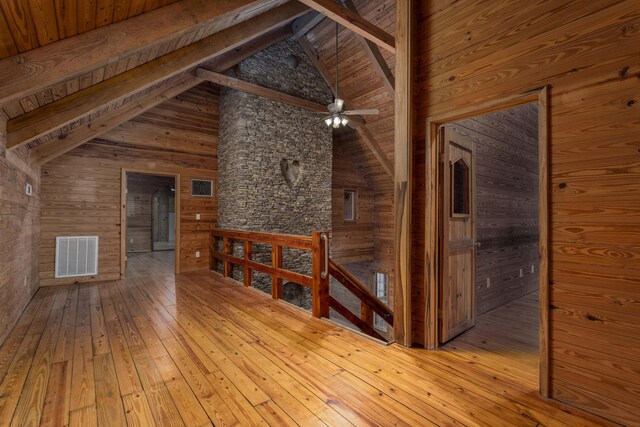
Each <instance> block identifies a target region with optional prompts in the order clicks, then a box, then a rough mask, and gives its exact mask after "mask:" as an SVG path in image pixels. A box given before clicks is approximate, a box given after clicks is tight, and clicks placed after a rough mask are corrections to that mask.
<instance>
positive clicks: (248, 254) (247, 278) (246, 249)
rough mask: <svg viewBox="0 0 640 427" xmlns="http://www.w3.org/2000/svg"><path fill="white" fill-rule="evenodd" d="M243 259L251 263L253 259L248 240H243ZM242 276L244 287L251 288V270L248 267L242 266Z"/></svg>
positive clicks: (250, 244)
mask: <svg viewBox="0 0 640 427" xmlns="http://www.w3.org/2000/svg"><path fill="white" fill-rule="evenodd" d="M244 259H245V260H247V261H251V260H252V259H253V243H252V242H251V241H249V240H245V242H244ZM243 276H244V285H245V286H248V287H251V285H252V276H253V270H252V269H251V268H250V267H249V266H248V265H245V266H244V274H243Z"/></svg>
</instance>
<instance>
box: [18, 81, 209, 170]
mask: <svg viewBox="0 0 640 427" xmlns="http://www.w3.org/2000/svg"><path fill="white" fill-rule="evenodd" d="M201 81H202V80H200V79H198V78H196V77H194V76H193V75H190V74H188V75H186V76H184V77H182V78H180V79H179V80H178V81H177V83H176V84H174V85H172V86H170V87H168V88H167V87H161V88H158V89H156V90H154V91H152V92H150V93H149V94H148V95H146V96H144V97H142V98H141V99H139V100H136V101H132V102H128V103H127V104H125V105H123V106H122V107H120V108H117V109H115V110H113V112H112V113H108V114H105V115H102V116H100V117H98V118H96V119H94V120H91V121H89V122H87V123H85V124H83V125H82V126H79V127H77V128H75V129H73V131H71V132H69V133H68V134H66V135H64V136H63V137H62V138H55V139H52V140H50V141H47V142H45V143H43V144H41V145H38V146H37V147H35V148H33V149H31V150H30V155H29V162H30V163H31V164H32V165H34V166H36V165H41V164H43V163H47V162H49V161H51V160H53V159H55V158H57V157H59V156H61V155H63V154H64V153H66V152H69V151H71V150H73V149H74V148H76V147H79V146H80V145H82V144H84V143H86V142H89V141H91V140H92V139H94V138H96V137H98V136H100V135H102V134H104V133H105V132H107V131H109V130H111V129H113V128H115V127H117V126H118V125H120V124H122V123H124V122H126V121H127V120H131V119H132V118H134V117H136V116H137V115H139V114H142V113H144V112H145V111H147V110H149V109H151V108H153V107H155V106H156V105H158V104H160V103H162V102H164V101H166V100H168V99H171V98H173V97H174V96H177V95H180V94H181V93H182V92H184V91H187V90H189V89H191V88H192V87H194V86H196V85H197V84H199V83H200V82H201Z"/></svg>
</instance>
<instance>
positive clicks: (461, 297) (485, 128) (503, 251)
mask: <svg viewBox="0 0 640 427" xmlns="http://www.w3.org/2000/svg"><path fill="white" fill-rule="evenodd" d="M538 127H539V118H538V106H537V105H536V104H525V105H521V106H518V107H512V108H509V109H505V110H500V111H495V112H491V113H487V114H483V115H480V116H473V117H469V118H465V119H462V120H456V121H454V122H451V123H447V124H445V125H444V126H443V127H442V128H441V131H440V132H441V144H442V145H441V147H440V150H441V153H442V158H443V160H444V161H443V162H441V163H440V167H441V172H440V174H441V177H442V180H441V183H440V185H441V190H442V191H441V194H442V196H441V197H442V198H441V200H440V203H441V209H442V216H441V218H442V220H441V225H440V226H441V236H440V245H441V250H440V253H441V254H442V264H441V269H442V270H441V276H442V277H443V280H442V282H441V288H440V289H439V291H440V297H439V299H440V308H439V310H440V313H442V314H441V316H439V319H438V320H439V322H440V326H439V328H440V331H439V343H440V345H442V347H441V348H442V349H445V350H448V351H454V352H459V353H460V354H465V352H466V351H469V354H473V355H474V356H475V357H476V361H479V360H482V361H483V362H484V363H487V364H491V363H496V360H498V361H499V363H500V364H501V365H502V366H509V367H511V371H512V373H513V374H514V376H516V377H518V376H519V377H520V378H521V379H522V380H523V381H524V380H525V379H530V380H531V384H535V383H537V381H538V365H539V354H538V353H539V348H538V340H539V336H538V329H539V317H540V308H539V305H540V304H539V282H540V276H539V270H540V263H539V258H538V254H539V242H540V227H539V223H540V220H539V218H540V212H539V186H538V182H539V179H540V172H539V165H538V151H539V137H538V133H539V129H538ZM479 355H482V356H479ZM484 355H486V356H487V357H486V358H483V356H484Z"/></svg>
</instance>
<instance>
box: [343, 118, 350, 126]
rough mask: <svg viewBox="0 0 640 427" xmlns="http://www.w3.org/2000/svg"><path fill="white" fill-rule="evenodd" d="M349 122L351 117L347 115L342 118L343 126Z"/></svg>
mask: <svg viewBox="0 0 640 427" xmlns="http://www.w3.org/2000/svg"><path fill="white" fill-rule="evenodd" d="M348 123H349V119H347V118H346V117H343V118H342V120H341V124H342V126H346V125H347V124H348Z"/></svg>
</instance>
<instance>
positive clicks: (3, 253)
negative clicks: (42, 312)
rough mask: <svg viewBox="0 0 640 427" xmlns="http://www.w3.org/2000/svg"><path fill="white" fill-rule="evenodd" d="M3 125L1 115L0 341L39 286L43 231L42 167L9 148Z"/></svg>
mask: <svg viewBox="0 0 640 427" xmlns="http://www.w3.org/2000/svg"><path fill="white" fill-rule="evenodd" d="M4 129H5V128H4V118H3V117H2V116H0V260H1V262H0V301H1V307H0V345H1V344H2V343H3V342H4V341H5V338H6V337H7V335H8V334H9V332H10V331H11V329H12V328H13V326H14V325H15V323H16V321H17V320H18V318H19V317H20V314H21V313H22V311H23V310H24V308H25V307H26V306H27V304H28V303H29V301H30V300H31V297H32V296H33V295H34V293H35V292H36V290H37V289H38V242H39V233H40V221H39V216H40V170H39V169H33V168H31V167H29V165H28V154H27V152H26V149H19V150H17V151H16V152H8V151H7V150H6V148H5V147H6V139H5V135H4ZM26 184H31V185H32V186H33V190H34V192H33V195H32V196H27V195H26V194H25V186H26Z"/></svg>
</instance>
